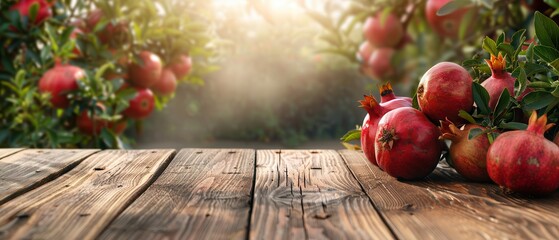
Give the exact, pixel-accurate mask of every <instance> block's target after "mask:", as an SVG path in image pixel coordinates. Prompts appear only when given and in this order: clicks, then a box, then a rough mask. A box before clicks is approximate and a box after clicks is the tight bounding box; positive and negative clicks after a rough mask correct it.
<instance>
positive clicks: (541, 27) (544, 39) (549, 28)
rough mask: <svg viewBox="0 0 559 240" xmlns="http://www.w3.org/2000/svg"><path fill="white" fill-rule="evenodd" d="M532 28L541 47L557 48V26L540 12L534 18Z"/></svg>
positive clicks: (558, 46)
mask: <svg viewBox="0 0 559 240" xmlns="http://www.w3.org/2000/svg"><path fill="white" fill-rule="evenodd" d="M534 28H535V30H536V36H537V37H538V39H539V40H540V43H541V44H542V45H543V46H548V47H553V48H555V49H557V48H559V26H557V24H556V23H555V22H554V21H553V20H551V19H550V18H548V17H547V16H545V15H543V14H542V13H540V12H536V14H535V17H534Z"/></svg>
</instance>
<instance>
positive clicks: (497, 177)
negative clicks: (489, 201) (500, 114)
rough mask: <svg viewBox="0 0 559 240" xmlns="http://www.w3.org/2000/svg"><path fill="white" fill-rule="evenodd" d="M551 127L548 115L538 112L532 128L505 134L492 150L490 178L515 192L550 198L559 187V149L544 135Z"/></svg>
mask: <svg viewBox="0 0 559 240" xmlns="http://www.w3.org/2000/svg"><path fill="white" fill-rule="evenodd" d="M552 126H553V124H547V116H546V115H545V114H544V115H543V116H541V117H540V118H538V115H537V113H536V112H535V111H534V112H533V113H532V116H531V117H530V121H529V123H528V128H527V129H526V130H518V131H511V132H505V133H503V134H501V135H500V136H499V137H497V139H495V142H493V144H492V145H491V146H490V147H489V151H488V152H487V171H488V172H489V177H491V179H492V180H493V181H494V182H495V183H497V184H499V185H500V186H503V187H506V188H508V189H510V190H512V191H515V192H519V193H522V194H528V195H546V194H550V193H552V192H554V191H555V190H557V188H559V147H557V145H555V144H554V143H553V142H551V141H549V140H547V139H546V138H545V137H544V136H543V134H544V132H545V131H547V130H548V129H549V128H551V127H552Z"/></svg>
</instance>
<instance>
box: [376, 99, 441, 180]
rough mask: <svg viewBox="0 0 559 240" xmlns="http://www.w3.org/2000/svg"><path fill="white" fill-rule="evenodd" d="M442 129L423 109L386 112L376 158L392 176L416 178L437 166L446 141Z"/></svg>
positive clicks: (377, 143)
mask: <svg viewBox="0 0 559 240" xmlns="http://www.w3.org/2000/svg"><path fill="white" fill-rule="evenodd" d="M439 135H440V131H439V129H438V128H437V127H436V126H435V125H434V124H433V123H432V122H430V121H429V119H427V117H425V115H423V113H422V112H420V111H418V110H416V109H414V108H411V107H403V108H398V109H395V110H392V111H390V112H388V113H386V114H385V115H384V116H383V117H382V118H381V119H380V121H379V123H378V129H377V133H376V140H375V157H376V160H377V163H378V166H379V167H380V168H381V169H383V170H384V171H386V172H387V173H388V174H389V175H390V176H393V177H396V178H401V179H406V180H414V179H421V178H424V177H426V176H427V175H429V174H430V173H431V172H432V171H433V170H434V169H435V167H436V166H437V163H438V162H439V158H440V156H441V152H442V149H443V145H442V143H441V142H440V141H439V140H438V138H439Z"/></svg>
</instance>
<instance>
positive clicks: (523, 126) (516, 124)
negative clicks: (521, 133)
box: [499, 122, 528, 130]
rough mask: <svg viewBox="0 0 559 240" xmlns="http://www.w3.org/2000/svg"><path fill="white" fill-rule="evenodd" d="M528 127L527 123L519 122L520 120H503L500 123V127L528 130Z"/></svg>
mask: <svg viewBox="0 0 559 240" xmlns="http://www.w3.org/2000/svg"><path fill="white" fill-rule="evenodd" d="M527 127H528V125H526V124H525V123H519V122H508V123H505V122H503V123H501V124H499V128H502V129H510V130H526V128H527Z"/></svg>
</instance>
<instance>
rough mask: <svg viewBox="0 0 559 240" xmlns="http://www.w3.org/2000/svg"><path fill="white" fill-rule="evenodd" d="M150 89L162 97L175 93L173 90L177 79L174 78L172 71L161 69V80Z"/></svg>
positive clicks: (175, 87)
mask: <svg viewBox="0 0 559 240" xmlns="http://www.w3.org/2000/svg"><path fill="white" fill-rule="evenodd" d="M151 89H152V90H153V91H154V92H155V93H157V94H159V95H162V96H166V95H171V94H173V93H175V90H176V89H177V78H176V77H175V74H174V73H173V71H171V70H170V69H167V68H166V69H163V72H162V73H161V78H160V79H159V81H157V83H155V85H153V86H152V87H151Z"/></svg>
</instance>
